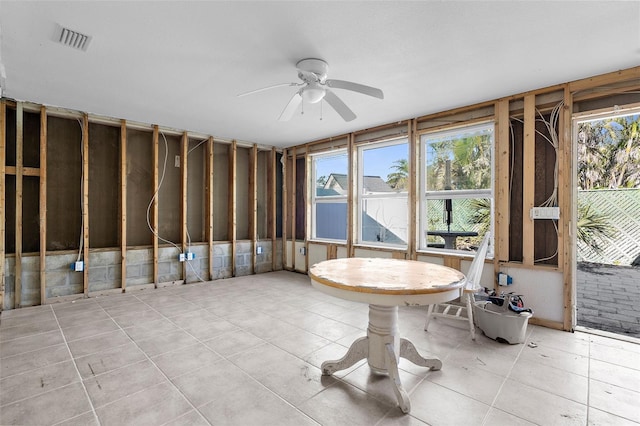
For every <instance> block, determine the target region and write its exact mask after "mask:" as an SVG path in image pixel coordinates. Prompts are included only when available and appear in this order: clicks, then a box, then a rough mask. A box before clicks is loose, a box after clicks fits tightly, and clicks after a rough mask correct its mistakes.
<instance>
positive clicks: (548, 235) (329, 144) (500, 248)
mask: <svg viewBox="0 0 640 426" xmlns="http://www.w3.org/2000/svg"><path fill="white" fill-rule="evenodd" d="M639 89H640V67H636V68H633V69H630V70H623V71H619V72H614V73H609V74H606V75H603V76H597V77H592V78H589V79H584V80H580V81H577V82H570V83H565V84H558V85H554V86H550V87H546V88H541V89H538V90H533V91H530V92H526V93H521V94H516V95H512V96H508V97H505V98H501V99H497V100H494V101H488V102H483V103H479V104H476V105H469V106H465V107H462V108H458V109H454V110H450V111H442V112H439V113H435V114H430V115H427V116H423V117H417V118H415V119H412V120H408V121H407V125H406V130H405V131H400V133H398V135H405V134H406V135H407V136H408V138H409V143H410V157H411V159H412V160H413V161H411V162H410V171H409V178H410V193H411V195H410V199H409V204H410V208H409V222H410V225H409V228H410V229H409V232H408V233H409V235H410V236H411V237H410V241H409V242H408V244H407V247H406V249H405V250H404V251H402V250H401V251H398V250H397V249H394V248H381V247H365V246H363V248H365V249H366V250H368V251H373V252H375V251H386V252H390V253H391V255H392V257H402V256H404V257H406V258H407V259H415V258H416V257H417V255H418V254H421V253H422V251H420V250H418V241H419V239H418V235H417V234H418V233H417V229H416V227H417V212H418V211H419V203H418V200H419V194H418V190H419V185H418V176H417V174H416V171H417V170H416V169H417V167H418V162H417V158H416V157H417V155H418V151H419V149H418V147H419V139H418V135H419V133H420V132H424V131H434V130H443V129H448V128H452V127H459V126H461V125H471V124H476V123H480V122H486V121H488V120H491V121H493V122H494V123H495V126H496V127H495V129H496V133H495V135H496V136H495V149H494V160H495V161H494V162H495V180H494V200H495V219H494V220H495V222H494V223H493V230H494V237H495V247H494V252H495V253H494V260H493V269H494V271H495V272H497V271H498V270H499V269H500V268H501V267H505V266H506V267H519V268H525V269H531V270H538V269H539V270H545V271H556V272H558V273H560V274H562V277H563V290H562V292H563V299H564V302H563V303H564V313H563V320H562V321H561V322H554V321H546V320H541V322H540V323H541V324H542V323H543V324H544V325H546V326H552V327H556V328H562V329H565V330H570V329H571V328H572V313H571V311H572V309H573V305H574V304H575V301H574V300H573V295H572V292H573V290H572V289H573V281H574V278H573V265H574V264H575V253H574V250H575V249H574V247H573V246H572V243H571V237H570V235H571V215H572V213H571V212H572V206H573V200H572V197H573V194H572V186H571V185H572V183H571V182H572V179H573V176H572V175H571V170H572V164H573V161H574V160H573V158H572V141H571V126H572V123H571V121H572V111H573V110H574V106H573V99H574V97H576V96H578V97H579V98H580V99H585V100H588V101H589V102H590V103H591V104H593V105H599V103H597V102H594V101H593V99H595V98H603V97H606V96H609V97H610V98H611V99H616V100H620V99H624V100H629V102H631V101H634V102H637V100H638V98H639V96H638V95H637V92H638V91H639ZM620 93H623V94H624V95H625V96H626V97H624V96H622V95H619V94H620ZM631 93H636V95H635V96H632V95H630V94H631ZM613 95H616V97H614V96H613ZM605 103H606V102H605ZM609 103H611V102H609ZM583 104H585V105H586V102H585V103H583ZM554 107H558V108H560V110H559V111H560V115H559V120H558V124H557V128H556V132H557V135H558V136H557V145H558V146H557V147H550V146H549V145H548V143H547V142H542V141H543V140H546V138H547V137H549V134H548V131H547V130H546V128H545V129H543V128H541V127H544V126H541V125H540V124H539V123H538V124H537V123H536V120H539V119H540V117H541V116H542V117H544V118H545V120H547V121H548V118H549V114H550V112H551V110H552V109H553V108H554ZM398 124H399V123H390V124H387V125H383V126H380V127H377V128H373V129H366V130H361V131H357V132H353V133H349V134H347V135H344V136H339V137H338V136H336V137H334V138H329V139H323V140H319V141H313V142H309V143H307V144H303V145H298V146H293V147H291V148H289V149H288V150H287V153H289V156H288V157H287V158H291V159H292V160H293V161H290V162H288V164H292V165H293V167H292V170H286V172H285V176H286V177H285V182H290V181H292V182H295V181H296V180H297V179H298V177H297V176H296V173H297V170H296V153H297V152H300V151H302V150H305V152H306V154H307V155H309V153H316V152H325V151H327V150H331V149H337V148H335V146H333V141H334V140H336V139H338V138H346V140H347V145H348V146H347V150H348V154H349V155H348V161H349V172H350V173H349V183H348V186H349V188H348V201H347V202H348V210H349V211H348V216H347V229H348V234H347V240H346V241H345V243H344V246H345V247H346V253H347V256H354V255H355V248H356V247H355V244H354V242H355V241H356V234H357V230H356V229H355V228H356V226H357V218H356V212H357V203H358V194H357V192H356V188H355V182H354V181H353V180H354V179H353V177H354V176H356V174H355V173H356V171H357V168H358V165H357V152H356V149H355V145H356V143H359V142H360V141H363V140H364V141H377V140H384V139H385V138H387V137H388V134H390V133H389V132H393V131H394V128H396V127H397V126H398ZM514 132H516V134H515V135H514ZM517 132H522V133H521V134H518V133H517ZM545 132H546V133H547V134H546V135H545V134H544V133H545ZM543 138H544V139H543ZM518 151H519V154H518ZM514 153H515V155H514ZM556 157H557V164H558V166H557V167H558V178H557V186H554V183H556V182H555V179H554V178H553V169H554V166H553V164H554V162H555V161H556ZM307 166H309V163H307ZM514 169H515V170H514ZM514 172H515V173H514ZM307 175H308V173H307ZM307 177H309V175H308V176H307ZM554 188H555V189H556V190H557V205H558V206H559V207H560V212H561V213H560V219H559V220H557V221H556V222H557V231H556V229H555V227H554V226H552V224H551V222H550V221H549V220H547V221H546V222H545V221H544V220H542V221H541V220H537V221H534V220H532V219H531V218H530V215H529V212H530V209H531V208H532V207H534V206H537V205H540V203H541V202H542V200H544V199H545V197H547V196H548V193H549V192H550V190H553V189H554ZM311 190H312V188H311V187H309V188H307V192H310V191H311ZM296 192H297V188H296V187H295V185H294V186H293V187H289V186H288V185H285V186H284V189H283V197H286V198H293V200H296V198H297V193H296ZM514 193H515V196H514ZM518 194H519V195H518ZM514 201H517V202H514ZM293 203H295V201H294V202H293ZM283 205H284V206H285V207H286V208H287V209H288V210H287V214H285V220H288V219H287V218H291V220H293V221H294V224H293V225H292V226H290V227H289V226H285V231H286V232H289V229H290V228H291V233H292V234H293V235H291V236H289V235H287V237H286V238H285V241H292V242H295V240H296V230H295V218H296V214H297V213H296V209H295V206H294V204H292V202H284V203H283ZM305 206H306V208H307V210H309V209H311V208H313V206H312V205H311V204H310V199H307V200H306V203H305ZM306 213H307V214H308V211H307V212H306ZM309 226H310V225H307V231H308V232H307V236H306V238H305V239H304V243H305V245H306V246H307V247H308V245H309V242H310V238H309V235H311V233H310V232H309V231H310V228H309ZM311 242H312V243H313V244H314V245H326V247H327V258H332V257H334V256H335V255H336V253H335V251H336V248H337V247H338V246H340V245H341V244H332V243H327V242H323V241H313V240H311ZM514 243H516V244H514ZM294 247H295V245H292V246H291V250H292V251H291V253H290V255H291V256H293V258H294V259H295V252H294V251H293V250H295V248H294ZM357 247H358V248H360V245H358V246H357ZM428 254H429V256H432V257H440V258H442V259H443V262H444V264H446V265H450V266H452V267H455V268H458V269H459V268H460V265H461V260H462V257H461V256H459V255H455V254H453V255H452V254H442V253H435V252H434V253H431V252H429V253H428ZM288 255H289V254H285V257H284V261H285V264H286V261H287V256H288ZM293 262H295V260H293ZM289 263H290V264H291V263H292V262H291V261H290V262H289ZM307 263H308V261H307ZM293 269H296V267H295V263H294V264H293ZM534 322H535V319H534Z"/></svg>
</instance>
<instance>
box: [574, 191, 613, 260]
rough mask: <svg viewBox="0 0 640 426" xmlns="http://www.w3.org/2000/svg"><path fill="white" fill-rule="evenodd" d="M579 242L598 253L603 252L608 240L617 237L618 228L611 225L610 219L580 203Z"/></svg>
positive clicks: (589, 206)
mask: <svg viewBox="0 0 640 426" xmlns="http://www.w3.org/2000/svg"><path fill="white" fill-rule="evenodd" d="M577 228H578V233H577V235H576V237H577V238H578V241H580V242H581V243H583V244H584V245H586V246H588V247H590V248H591V249H593V251H595V252H596V253H598V252H601V251H602V246H603V245H606V244H607V240H610V239H613V238H615V236H616V233H617V232H616V228H615V227H614V226H613V225H611V223H610V222H609V218H608V217H607V216H605V215H603V214H600V213H598V212H596V211H595V210H593V208H592V207H591V205H589V204H585V203H580V202H579V203H578V223H577Z"/></svg>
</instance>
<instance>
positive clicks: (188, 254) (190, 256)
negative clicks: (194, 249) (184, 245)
mask: <svg viewBox="0 0 640 426" xmlns="http://www.w3.org/2000/svg"><path fill="white" fill-rule="evenodd" d="M195 258H196V254H195V253H191V252H187V260H193V259H195Z"/></svg>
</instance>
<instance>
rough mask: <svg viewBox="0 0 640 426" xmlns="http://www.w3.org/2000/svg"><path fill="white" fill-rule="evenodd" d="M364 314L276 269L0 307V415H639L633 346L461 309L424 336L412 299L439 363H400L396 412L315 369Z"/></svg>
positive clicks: (495, 421)
mask: <svg viewBox="0 0 640 426" xmlns="http://www.w3.org/2000/svg"><path fill="white" fill-rule="evenodd" d="M367 311H368V308H367V306H366V305H363V304H358V303H352V302H348V301H344V300H340V299H335V298H332V297H329V296H326V295H324V294H322V293H320V292H318V291H316V290H314V289H313V288H312V287H311V286H310V284H309V279H308V278H307V277H306V276H305V275H301V274H296V273H289V272H274V273H269V274H262V275H256V276H251V277H242V278H233V279H227V280H221V281H214V282H212V283H206V284H192V285H186V286H180V287H172V288H165V289H158V290H145V291H140V292H132V293H127V294H122V295H114V296H105V297H98V298H92V299H85V300H79V301H76V302H75V303H61V304H54V305H48V306H38V307H33V308H25V309H20V310H14V311H6V312H3V313H2V314H1V315H0V424H2V425H13V424H27V425H45V424H60V425H62V424H64V425H95V424H101V425H207V424H212V425H216V424H231V425H296V426H299V425H313V424H322V425H376V424H378V425H396V424H397V425H422V424H430V425H520V424H522V425H527V424H539V425H564V424H567V425H569V424H570V425H587V424H588V425H637V424H640V408H639V407H640V345H639V344H634V343H629V342H624V341H620V340H615V339H610V338H604V337H601V336H596V335H590V334H584V333H574V334H571V333H564V332H560V331H555V330H550V329H546V328H542V327H536V326H532V325H530V326H529V328H528V333H527V334H528V337H527V341H526V343H527V344H519V345H506V344H500V343H497V342H494V341H492V340H489V339H487V338H486V337H484V336H482V335H481V333H479V334H480V335H479V337H478V339H477V341H476V342H473V341H471V340H470V338H469V334H468V332H467V331H466V330H464V329H463V328H459V327H461V326H462V322H460V325H459V324H453V325H452V324H450V323H448V322H447V321H446V320H442V319H437V320H435V321H434V322H433V323H432V325H431V326H430V330H429V333H425V332H424V331H423V323H424V316H425V308H424V307H412V308H401V310H400V330H401V334H402V335H403V336H404V337H407V338H409V339H410V340H411V341H412V342H413V343H414V344H415V345H416V346H417V347H418V349H419V350H420V351H421V352H422V353H424V354H428V353H432V354H435V355H437V356H439V357H440V358H441V359H442V361H443V363H444V366H443V368H442V370H441V371H431V372H430V371H426V370H425V369H424V368H422V367H418V366H415V365H413V364H411V363H409V362H407V361H406V360H401V362H400V367H401V372H400V375H401V379H402V381H403V383H404V386H405V388H406V389H407V390H409V392H410V395H411V404H412V411H411V414H410V415H403V414H402V412H401V411H400V410H399V409H398V408H397V404H396V399H395V397H394V394H393V391H392V389H391V386H390V383H389V379H388V378H387V377H381V376H375V375H371V374H370V372H369V367H368V366H367V365H366V362H364V361H362V362H360V363H358V364H356V365H355V366H354V367H352V368H350V369H348V370H346V371H340V372H338V373H336V375H335V376H333V377H323V376H322V375H321V373H320V369H319V366H320V364H321V363H322V362H323V361H325V360H328V359H336V358H339V357H341V356H342V355H344V353H345V351H346V349H347V347H348V346H349V345H350V344H351V342H352V341H353V340H354V339H355V338H356V337H360V336H362V335H363V334H364V332H365V328H366V324H367ZM529 342H533V343H535V344H536V345H537V346H536V345H529ZM533 346H535V347H533Z"/></svg>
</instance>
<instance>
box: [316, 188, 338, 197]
mask: <svg viewBox="0 0 640 426" xmlns="http://www.w3.org/2000/svg"><path fill="white" fill-rule="evenodd" d="M331 195H341V194H340V193H339V192H338V191H336V190H335V189H333V188H321V187H317V188H316V197H329V196H331Z"/></svg>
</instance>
